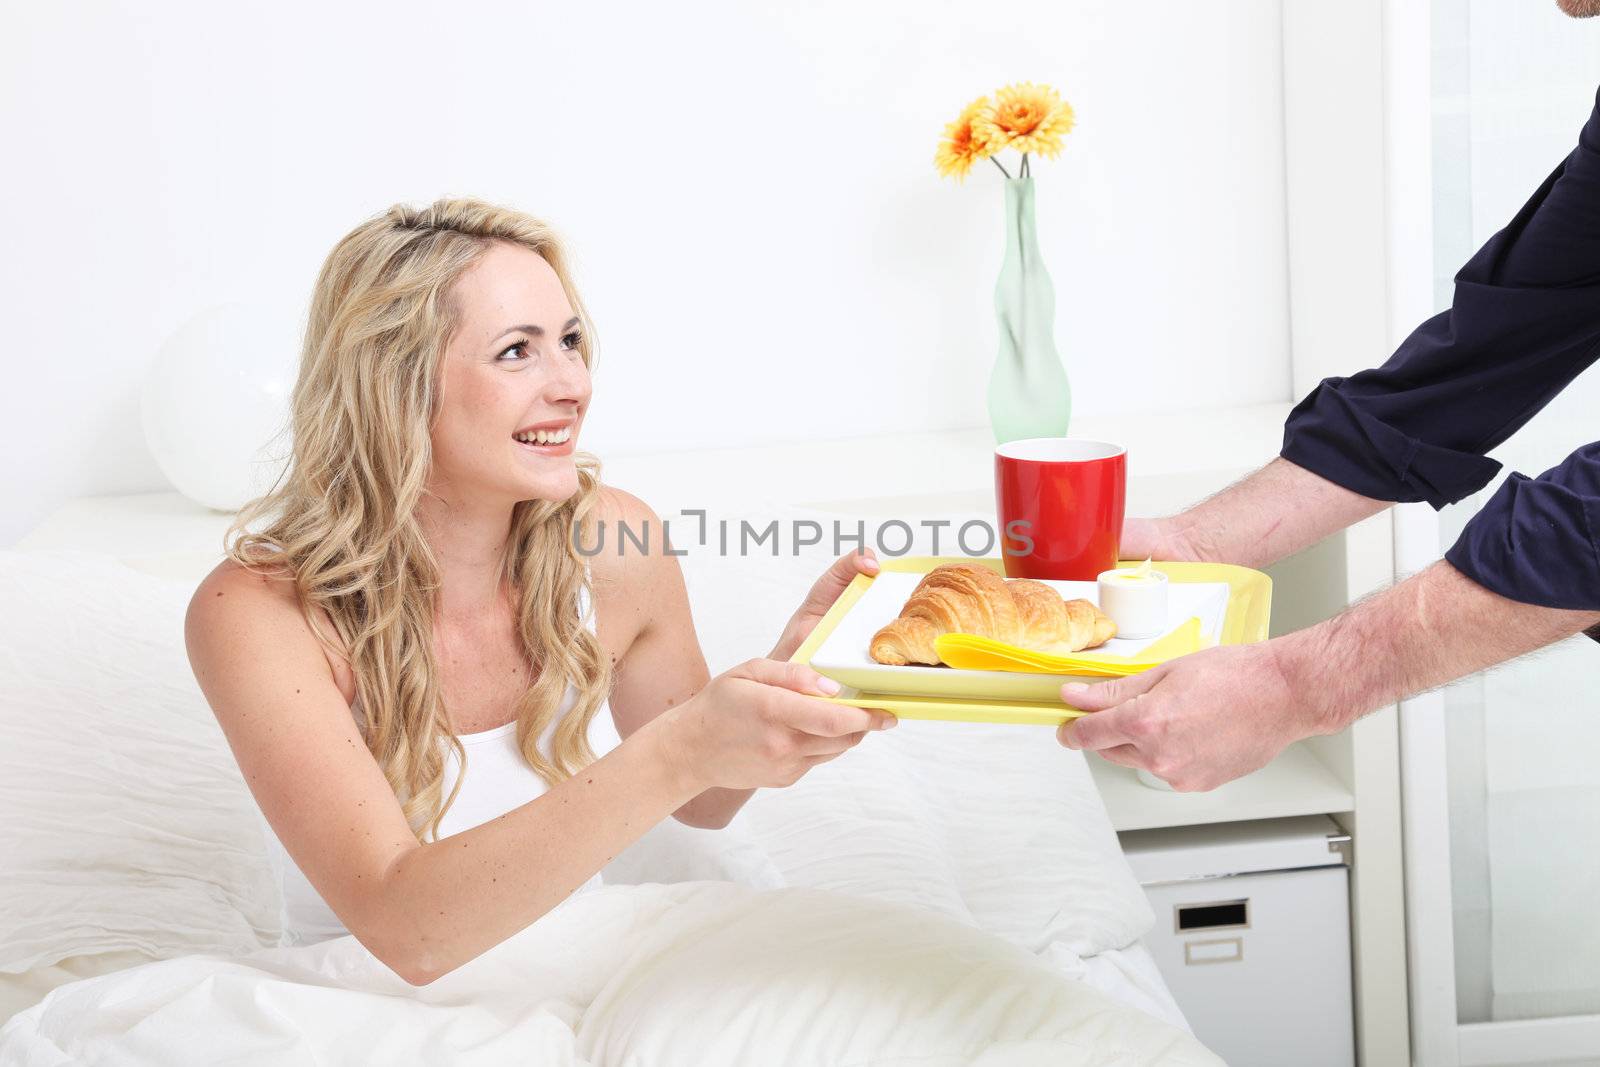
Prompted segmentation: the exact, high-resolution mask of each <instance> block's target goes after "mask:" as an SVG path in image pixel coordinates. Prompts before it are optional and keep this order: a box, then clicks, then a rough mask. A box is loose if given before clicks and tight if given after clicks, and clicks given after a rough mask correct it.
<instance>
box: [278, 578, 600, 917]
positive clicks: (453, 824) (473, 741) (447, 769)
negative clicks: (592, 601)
mask: <svg viewBox="0 0 1600 1067" xmlns="http://www.w3.org/2000/svg"><path fill="white" fill-rule="evenodd" d="M587 606H588V596H587V590H581V589H580V591H579V609H578V610H579V614H580V616H581V615H582V614H583V612H584V611H585V610H586V608H587ZM589 629H590V630H591V631H592V630H594V620H593V619H590V620H589ZM577 699H578V690H577V687H576V686H573V685H571V684H569V685H568V686H567V693H566V696H565V697H564V698H563V699H562V702H561V715H563V716H564V715H565V714H566V713H567V712H568V711H569V710H571V708H572V706H573V705H574V704H575V703H577ZM359 703H360V699H359V698H357V703H356V704H355V705H352V707H351V711H352V713H354V714H356V715H358V716H359V714H360V708H359ZM560 718H561V716H557V718H556V719H553V720H551V722H550V725H549V727H547V728H546V729H545V732H544V735H543V736H542V737H541V738H540V739H539V748H540V750H541V751H543V752H544V753H546V754H547V755H548V754H549V752H550V738H551V735H552V734H553V733H554V731H555V727H556V723H557V722H559V721H560ZM456 739H457V740H458V741H460V742H461V746H462V748H463V749H465V750H466V753H467V776H466V778H465V779H464V780H463V781H462V783H461V792H460V793H458V794H456V799H455V802H454V803H453V804H451V805H450V807H449V809H448V810H446V811H445V813H444V818H442V819H441V820H440V821H439V832H438V838H439V839H441V840H442V839H443V838H446V837H449V836H451V835H452V834H458V833H461V832H462V831H463V830H470V829H472V828H473V827H474V826H478V825H479V824H481V823H485V822H488V821H489V820H490V819H493V818H495V817H496V816H499V815H504V814H505V813H506V812H508V811H510V810H512V809H513V808H518V807H521V806H522V805H523V804H526V803H527V802H528V801H530V800H532V799H533V798H534V797H537V796H539V795H540V794H542V793H544V792H545V791H546V789H547V788H548V787H547V786H546V785H545V781H544V779H543V778H540V777H539V776H538V775H537V774H535V773H534V770H533V768H532V767H530V766H529V765H528V761H527V760H525V759H523V758H522V752H521V750H519V749H518V748H517V724H516V723H515V722H508V723H506V724H505V725H504V726H497V727H495V728H494V729H492V730H482V731H479V732H477V733H471V734H457V735H456ZM619 744H621V738H620V737H619V736H618V733H617V727H616V723H615V721H614V720H613V719H612V716H611V706H610V704H609V703H608V702H605V701H602V702H601V704H600V706H599V707H598V708H596V709H595V713H594V718H593V719H592V720H590V723H589V746H590V747H591V748H592V749H594V754H595V758H596V759H598V758H599V757H601V756H603V755H605V754H606V753H607V752H610V751H611V750H612V749H613V748H615V747H616V746H617V745H619ZM460 769H461V768H460V764H459V763H457V761H456V755H455V751H454V749H450V748H446V750H445V762H444V781H443V783H442V785H443V789H444V793H443V795H445V796H448V795H449V794H450V790H451V789H452V788H454V787H455V782H456V778H457V777H458V776H459V774H460ZM262 822H263V825H265V820H262ZM267 836H268V839H269V840H270V842H271V844H272V851H273V853H274V856H273V859H274V862H275V863H276V865H277V867H278V870H279V875H280V879H279V881H280V883H281V884H282V886H283V909H284V910H283V927H284V937H285V939H286V941H287V942H288V943H289V944H292V945H305V944H311V943H313V942H317V941H326V940H328V939H329V938H334V937H343V936H344V935H345V934H347V933H349V932H350V931H348V930H346V929H345V927H344V924H343V923H341V922H340V921H339V917H338V916H337V915H335V914H334V913H333V909H332V908H330V907H328V905H327V904H326V903H325V902H324V901H323V899H322V897H321V896H320V895H318V893H317V891H316V890H315V889H314V888H312V885H311V882H310V881H309V880H308V879H307V878H306V876H305V874H304V873H302V872H301V870H300V868H299V867H298V866H297V865H296V864H295V862H294V860H293V858H292V857H291V856H290V855H289V853H288V850H286V849H285V848H284V847H283V843H282V842H281V841H279V840H278V838H277V836H276V835H275V834H273V833H271V828H270V827H268V835H267ZM599 885H600V875H599V874H598V873H596V874H595V875H593V876H592V877H591V878H590V879H589V880H588V881H587V882H584V883H583V884H582V885H581V886H579V887H578V888H577V889H576V890H574V891H573V892H574V894H576V893H583V892H586V891H588V890H590V889H595V888H597V887H599Z"/></svg>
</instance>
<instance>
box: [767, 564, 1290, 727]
mask: <svg viewBox="0 0 1600 1067" xmlns="http://www.w3.org/2000/svg"><path fill="white" fill-rule="evenodd" d="M878 563H879V568H880V570H882V571H906V572H911V573H926V572H928V571H931V570H933V568H935V567H938V566H941V565H942V564H945V563H976V564H979V565H980V566H984V567H988V568H989V569H990V570H992V571H994V572H995V573H996V574H999V575H1001V576H1002V577H1003V576H1004V575H1005V564H1004V561H1002V560H1001V559H1000V558H998V557H990V558H974V557H971V556H903V557H899V558H890V559H880V560H879V561H878ZM1117 566H1119V567H1134V566H1138V564H1136V563H1134V562H1132V561H1129V562H1125V563H1119V564H1117ZM1154 566H1155V569H1156V570H1158V571H1161V572H1162V573H1164V574H1165V575H1166V576H1167V577H1168V578H1169V579H1171V580H1172V581H1174V582H1226V583H1227V585H1228V589H1229V594H1228V607H1227V612H1226V614H1225V615H1224V616H1223V620H1222V635H1221V639H1220V642H1219V643H1220V644H1224V645H1243V644H1249V643H1250V642H1253V641H1264V640H1266V637H1267V628H1268V625H1269V624H1270V622H1271V615H1272V579H1271V578H1269V577H1268V576H1267V575H1265V574H1263V573H1261V572H1260V571H1257V570H1252V569H1250V568H1249V567H1239V566H1235V565H1233V564H1231V563H1183V562H1173V563H1157V564H1155V565H1154ZM872 582H873V579H872V577H871V576H869V575H865V574H858V575H856V576H855V578H854V580H852V581H851V583H850V584H849V585H848V586H846V587H845V590H844V592H843V593H841V594H839V599H838V600H835V601H834V602H833V607H831V608H829V609H828V613H827V614H826V615H824V616H823V617H822V618H821V620H819V621H818V622H817V626H816V629H814V630H812V631H811V635H810V636H809V637H807V638H806V640H805V642H804V643H803V644H802V645H801V646H800V647H799V648H797V649H795V653H794V655H792V656H790V657H789V659H790V660H791V661H792V662H795V663H810V662H811V656H812V654H813V653H815V652H816V650H817V649H818V648H821V647H822V643H823V642H824V641H825V640H827V638H828V635H829V634H830V633H832V632H833V628H834V627H835V626H837V625H838V624H839V620H840V619H842V618H844V616H845V613H846V612H848V611H849V610H850V608H851V607H852V606H853V605H854V604H855V603H856V601H858V600H860V599H861V596H862V594H863V593H865V592H866V591H867V588H868V587H869V586H871V585H872ZM820 699H823V700H829V701H832V702H833V703H835V704H848V705H850V706H851V707H857V708H881V709H883V710H885V711H888V712H891V713H893V714H894V715H897V716H899V717H900V718H902V719H944V720H948V721H957V722H1005V723H1025V724H1032V725H1037V726H1059V725H1060V724H1061V723H1064V722H1067V721H1069V720H1071V719H1076V718H1079V717H1080V716H1083V715H1087V714H1089V713H1088V712H1085V711H1080V710H1079V709H1077V708H1074V707H1071V706H1069V705H1067V704H1064V703H1057V702H1054V701H1044V700H995V699H993V698H984V699H981V700H976V699H970V698H962V697H950V698H941V697H929V696H902V695H894V694H886V693H868V692H863V691H862V690H859V689H855V688H853V687H850V686H846V687H845V688H844V689H843V690H841V691H840V693H839V695H838V696H832V697H822V698H820Z"/></svg>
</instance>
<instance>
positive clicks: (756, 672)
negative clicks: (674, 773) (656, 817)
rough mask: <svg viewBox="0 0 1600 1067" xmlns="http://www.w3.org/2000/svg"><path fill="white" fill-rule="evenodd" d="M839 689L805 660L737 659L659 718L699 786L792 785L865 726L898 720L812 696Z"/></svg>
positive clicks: (681, 764) (682, 766)
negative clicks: (738, 663)
mask: <svg viewBox="0 0 1600 1067" xmlns="http://www.w3.org/2000/svg"><path fill="white" fill-rule="evenodd" d="M838 691H839V684H838V683H837V682H835V681H833V680H832V679H830V678H824V677H823V676H822V675H820V674H818V673H817V672H816V671H814V670H812V669H811V668H810V667H806V666H804V665H803V664H799V663H786V662H780V661H777V660H770V659H753V660H749V661H747V662H745V663H741V664H740V665H739V666H737V667H735V668H733V669H732V670H731V671H728V672H727V673H726V674H719V675H717V676H716V677H715V678H713V679H711V681H710V682H709V683H708V684H707V685H706V687H705V688H704V689H702V690H700V692H698V693H696V694H695V695H694V696H692V697H690V698H689V699H688V700H686V701H684V702H683V703H682V704H680V705H678V706H677V707H676V708H673V709H672V710H670V711H668V712H666V713H665V715H663V716H662V718H663V719H668V720H670V721H668V722H666V723H664V724H663V725H664V726H665V727H666V732H665V733H664V734H663V737H664V739H665V740H666V752H667V757H668V759H669V760H670V761H671V762H672V763H673V765H674V766H675V767H676V769H677V770H678V771H679V773H680V774H681V775H682V777H683V779H684V780H685V781H687V782H688V783H690V784H691V785H692V786H694V787H697V788H700V789H710V788H713V787H718V786H720V787H722V788H724V789H758V788H771V787H778V786H788V785H793V784H794V783H795V782H797V781H799V780H800V777H801V776H802V775H804V774H805V773H806V772H807V771H809V770H810V769H811V768H812V767H815V766H816V765H817V764H819V763H826V762H827V761H829V760H831V759H834V758H836V757H838V756H840V755H842V754H843V753H844V752H845V751H846V750H848V749H851V748H854V747H855V746H856V745H857V744H859V743H860V742H861V739H862V738H863V737H865V736H866V733H867V731H868V730H884V729H888V728H889V727H891V726H894V725H895V724H896V723H897V722H898V721H899V720H897V719H896V718H895V717H894V716H893V715H890V714H888V713H886V712H881V711H868V710H867V709H865V708H852V707H848V706H846V705H844V704H834V703H831V702H829V701H826V700H818V699H817V697H818V696H832V695H833V694H834V693H837V692H838Z"/></svg>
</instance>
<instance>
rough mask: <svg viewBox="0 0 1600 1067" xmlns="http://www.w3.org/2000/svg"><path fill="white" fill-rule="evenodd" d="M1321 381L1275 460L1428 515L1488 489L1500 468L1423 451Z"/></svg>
mask: <svg viewBox="0 0 1600 1067" xmlns="http://www.w3.org/2000/svg"><path fill="white" fill-rule="evenodd" d="M1346 380H1347V379H1344V378H1328V379H1325V380H1324V381H1323V382H1322V383H1321V384H1320V385H1318V386H1317V387H1316V388H1315V389H1313V390H1312V391H1311V393H1310V395H1308V396H1307V397H1306V398H1305V399H1304V400H1302V401H1300V403H1299V404H1297V405H1295V409H1294V410H1293V411H1292V412H1290V413H1289V418H1288V421H1286V422H1285V423H1284V427H1283V448H1282V450H1281V451H1280V453H1279V454H1280V455H1281V456H1283V458H1284V459H1286V460H1288V461H1289V462H1291V463H1294V464H1296V465H1298V466H1301V467H1304V468H1306V469H1307V470H1309V471H1311V472H1312V473H1314V474H1318V475H1321V476H1322V477H1324V478H1326V479H1328V481H1330V482H1333V483H1334V484H1336V485H1341V486H1343V487H1344V488H1346V489H1349V490H1350V491H1351V492H1354V493H1360V494H1361V495H1362V496H1365V497H1371V498H1372V499H1374V500H1393V501H1397V502H1411V501H1418V500H1426V501H1427V502H1428V503H1429V504H1431V505H1432V506H1433V507H1434V508H1435V509H1438V508H1442V507H1444V506H1445V505H1446V504H1454V503H1455V502H1456V501H1458V500H1462V499H1465V498H1466V497H1469V496H1471V495H1472V494H1473V493H1476V492H1477V491H1478V490H1479V489H1482V488H1483V487H1484V486H1485V485H1488V484H1489V482H1490V481H1492V480H1493V479H1494V476H1495V475H1496V474H1497V473H1499V471H1500V464H1499V462H1498V461H1496V460H1492V459H1490V458H1488V457H1487V456H1481V455H1478V454H1477V453H1474V452H1461V451H1458V450H1456V449H1453V448H1445V447H1443V446H1440V445H1434V444H1429V443H1428V442H1426V441H1423V440H1421V439H1420V438H1417V437H1412V436H1410V435H1409V434H1406V433H1404V432H1402V431H1400V430H1398V429H1396V428H1395V427H1393V426H1391V425H1389V424H1388V423H1386V422H1384V421H1383V420H1382V419H1380V418H1378V417H1377V416H1375V415H1373V414H1372V413H1371V412H1369V411H1366V410H1363V408H1362V407H1361V405H1360V399H1361V398H1360V397H1354V398H1352V397H1349V396H1346V395H1345V394H1344V393H1343V392H1341V391H1340V389H1339V387H1340V385H1342V384H1343V383H1344V382H1345V381H1346Z"/></svg>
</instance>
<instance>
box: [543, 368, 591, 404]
mask: <svg viewBox="0 0 1600 1067" xmlns="http://www.w3.org/2000/svg"><path fill="white" fill-rule="evenodd" d="M560 368H561V369H560V370H559V371H557V372H556V373H555V374H552V375H551V376H550V380H549V382H548V383H547V385H546V396H547V397H548V398H549V399H550V400H551V401H553V402H556V403H560V402H561V401H576V402H578V403H582V402H584V401H586V400H588V399H589V389H590V382H589V368H588V367H587V366H585V365H584V362H583V360H581V359H571V360H566V361H563V362H562V363H561V364H560Z"/></svg>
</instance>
